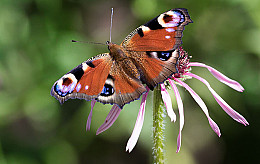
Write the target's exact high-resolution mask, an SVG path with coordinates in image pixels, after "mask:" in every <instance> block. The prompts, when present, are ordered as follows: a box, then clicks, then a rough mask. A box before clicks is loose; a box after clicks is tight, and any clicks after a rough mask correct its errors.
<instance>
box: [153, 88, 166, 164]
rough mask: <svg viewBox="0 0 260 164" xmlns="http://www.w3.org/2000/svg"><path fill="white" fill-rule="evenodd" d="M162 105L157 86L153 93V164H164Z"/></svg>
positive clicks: (159, 89) (163, 114) (159, 90)
mask: <svg viewBox="0 0 260 164" xmlns="http://www.w3.org/2000/svg"><path fill="white" fill-rule="evenodd" d="M164 116H165V113H164V104H163V100H162V95H161V87H160V85H158V86H157V87H156V88H155V89H154V92H153V143H154V147H153V157H154V162H153V163H154V164H162V163H164V144H163V142H164Z"/></svg>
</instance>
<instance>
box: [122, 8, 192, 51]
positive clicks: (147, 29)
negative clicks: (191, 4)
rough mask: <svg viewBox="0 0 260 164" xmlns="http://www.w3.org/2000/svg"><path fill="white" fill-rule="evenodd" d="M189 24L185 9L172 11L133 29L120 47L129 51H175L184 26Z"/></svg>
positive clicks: (189, 20) (179, 42)
mask: <svg viewBox="0 0 260 164" xmlns="http://www.w3.org/2000/svg"><path fill="white" fill-rule="evenodd" d="M191 22H192V20H191V19H190V16H189V14H188V12H187V9H183V8H179V9H172V10H170V11H167V12H165V13H163V14H161V15H159V16H157V17H156V18H154V19H152V20H151V21H149V22H148V23H146V24H144V25H142V26H140V27H138V28H137V29H135V30H134V31H133V32H131V33H130V34H129V35H128V36H127V37H126V38H125V40H124V41H123V42H122V43H121V45H122V46H123V47H124V48H125V49H126V50H129V51H169V50H172V49H176V48H177V47H178V46H179V45H180V44H181V37H182V31H183V30H184V26H185V25H187V24H188V23H191Z"/></svg>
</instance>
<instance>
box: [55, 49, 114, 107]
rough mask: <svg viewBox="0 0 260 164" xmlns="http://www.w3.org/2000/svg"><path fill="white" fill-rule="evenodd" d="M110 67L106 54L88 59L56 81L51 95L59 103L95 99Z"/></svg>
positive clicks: (109, 59) (110, 62)
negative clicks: (76, 99) (69, 100)
mask: <svg viewBox="0 0 260 164" xmlns="http://www.w3.org/2000/svg"><path fill="white" fill-rule="evenodd" d="M111 66H112V60H111V58H110V56H109V54H108V53H105V54H100V55H98V56H95V57H93V58H91V59H88V60H87V61H85V62H83V63H81V64H80V65H78V66H77V67H76V68H74V69H73V70H71V71H70V72H68V73H67V74H65V75H64V76H62V77H61V78H60V79H59V80H58V81H56V82H55V83H54V85H53V87H52V89H51V95H52V96H54V97H55V98H56V99H57V100H59V101H60V103H64V101H66V100H67V99H75V98H79V99H86V100H91V99H93V98H96V97H98V95H99V94H100V93H101V91H102V89H103V86H104V85H105V81H106V79H107V77H108V74H109V71H110V69H111Z"/></svg>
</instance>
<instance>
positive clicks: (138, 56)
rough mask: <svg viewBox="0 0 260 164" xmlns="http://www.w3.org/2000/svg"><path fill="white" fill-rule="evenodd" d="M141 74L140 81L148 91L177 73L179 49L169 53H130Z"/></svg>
mask: <svg viewBox="0 0 260 164" xmlns="http://www.w3.org/2000/svg"><path fill="white" fill-rule="evenodd" d="M130 53H131V55H132V57H133V59H134V62H135V64H136V65H137V67H138V68H139V70H140V72H141V81H142V82H143V83H145V84H146V85H147V86H148V87H149V88H150V89H152V90H153V88H154V87H155V86H156V85H157V84H159V83H162V82H164V81H165V80H166V79H168V78H169V77H170V76H171V75H172V74H174V73H177V72H178V70H177V68H176V64H177V61H178V58H179V49H176V50H170V51H147V52H130Z"/></svg>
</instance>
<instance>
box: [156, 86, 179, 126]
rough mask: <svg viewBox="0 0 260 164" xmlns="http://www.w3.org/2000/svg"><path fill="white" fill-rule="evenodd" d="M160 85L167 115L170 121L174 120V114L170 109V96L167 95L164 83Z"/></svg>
mask: <svg viewBox="0 0 260 164" xmlns="http://www.w3.org/2000/svg"><path fill="white" fill-rule="evenodd" d="M160 85H161V94H162V99H163V102H164V105H165V107H166V110H167V113H168V116H169V117H170V119H171V121H174V122H175V121H176V115H175V113H174V111H173V109H172V101H171V97H170V95H169V93H168V92H167V90H166V88H165V85H164V84H160Z"/></svg>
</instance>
